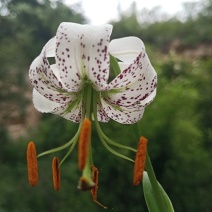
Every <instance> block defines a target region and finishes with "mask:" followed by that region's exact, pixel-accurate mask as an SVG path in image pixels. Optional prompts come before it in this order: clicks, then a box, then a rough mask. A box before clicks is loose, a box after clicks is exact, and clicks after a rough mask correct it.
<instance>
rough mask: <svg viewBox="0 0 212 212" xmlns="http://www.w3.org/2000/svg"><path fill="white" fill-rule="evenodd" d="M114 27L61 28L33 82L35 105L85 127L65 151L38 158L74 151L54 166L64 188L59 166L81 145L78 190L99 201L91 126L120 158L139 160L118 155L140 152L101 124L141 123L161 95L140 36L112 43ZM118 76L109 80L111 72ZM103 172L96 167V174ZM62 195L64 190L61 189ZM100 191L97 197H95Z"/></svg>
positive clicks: (65, 25) (56, 181)
mask: <svg viewBox="0 0 212 212" xmlns="http://www.w3.org/2000/svg"><path fill="white" fill-rule="evenodd" d="M111 32H112V26H111V25H109V24H105V25H101V26H91V25H80V24H75V23H66V22H64V23H61V24H60V26H59V27H58V30H57V33H56V36H55V37H53V38H52V39H50V40H49V41H48V42H47V44H46V45H45V46H44V47H43V49H42V51H41V53H40V55H39V56H38V57H37V58H36V59H35V60H34V61H33V62H32V64H31V66H30V71H29V78H30V81H31V83H32V85H33V86H34V89H33V103H34V106H35V108H36V109H37V110H38V111H40V112H42V113H53V114H57V115H60V116H62V117H63V118H65V119H67V120H70V121H72V122H76V123H80V125H79V129H78V131H77V132H76V135H75V136H74V137H73V138H72V139H71V140H70V141H69V142H67V143H65V144H64V145H63V146H61V147H57V148H54V149H51V150H48V151H46V152H43V153H41V154H39V155H38V157H40V156H43V155H46V154H50V153H54V152H56V151H60V150H63V149H65V148H68V147H69V150H68V151H67V153H66V154H65V156H64V157H63V158H62V160H61V161H60V163H59V160H58V159H56V160H53V161H56V162H55V163H53V179H54V186H55V184H57V185H59V180H60V177H59V173H60V172H59V167H60V165H61V164H62V163H63V162H64V161H65V159H66V158H67V157H68V156H69V154H70V153H71V152H72V150H73V149H74V147H75V145H76V143H77V142H78V140H79V142H78V143H79V148H78V149H79V157H78V160H79V161H78V162H79V163H78V164H79V169H80V170H81V171H82V177H81V178H80V180H79V184H78V188H79V189H81V190H91V189H94V190H93V192H92V193H93V194H94V196H93V199H94V201H95V202H98V201H97V193H96V192H97V187H98V185H96V183H97V181H98V180H96V178H95V180H92V175H94V173H93V169H92V167H94V165H93V160H92V153H91V152H92V151H91V149H92V143H91V127H92V126H91V123H92V121H94V124H95V125H96V130H97V133H98V135H99V138H100V140H101V142H102V144H103V145H104V146H105V147H106V148H107V149H108V150H109V151H110V152H111V153H112V154H114V155H116V156H119V157H121V158H124V159H126V160H129V161H131V162H133V163H134V160H132V159H131V158H128V157H127V156H125V155H122V154H121V153H119V152H117V151H115V150H113V149H112V148H111V145H112V146H116V147H119V148H124V149H127V150H129V151H134V152H136V151H137V150H135V149H134V148H131V147H128V146H125V145H123V144H119V143H116V142H114V141H113V140H111V139H110V138H108V137H107V136H106V135H105V134H104V133H103V131H102V129H101V126H100V124H99V122H108V121H109V120H110V119H113V120H115V121H117V122H119V123H122V124H133V123H136V122H138V121H139V120H140V119H141V118H142V116H143V113H144V109H145V107H146V106H147V105H148V104H150V103H151V102H152V101H153V100H154V98H155V96H156V87H157V74H156V72H155V70H154V68H153V67H152V65H151V63H150V60H149V58H148V56H147V53H146V51H145V47H144V44H143V42H142V41H141V40H140V39H139V38H137V37H125V38H120V39H115V40H112V41H111V42H110V35H111ZM111 69H112V70H113V71H114V72H115V75H116V77H115V78H114V79H112V80H111V79H109V76H110V73H109V72H110V70H111ZM97 172H98V170H97V168H96V167H95V173H97ZM56 188H57V189H56V190H59V186H56ZM94 191H95V192H94Z"/></svg>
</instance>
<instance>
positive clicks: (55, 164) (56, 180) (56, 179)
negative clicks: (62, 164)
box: [52, 157, 60, 191]
mask: <svg viewBox="0 0 212 212" xmlns="http://www.w3.org/2000/svg"><path fill="white" fill-rule="evenodd" d="M52 179H53V185H54V189H55V190H56V191H58V190H60V168H59V160H58V158H57V157H54V158H53V160H52Z"/></svg>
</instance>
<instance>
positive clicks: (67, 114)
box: [33, 88, 82, 123]
mask: <svg viewBox="0 0 212 212" xmlns="http://www.w3.org/2000/svg"><path fill="white" fill-rule="evenodd" d="M33 103H34V106H35V108H36V109H37V110H38V111H40V112H42V113H53V114H57V115H60V116H62V117H63V118H65V119H68V120H71V121H73V122H77V123H78V122H80V120H81V118H82V99H81V98H79V99H78V100H77V101H73V102H71V103H70V102H66V103H57V102H54V101H51V100H49V99H47V98H46V97H44V96H43V95H41V94H40V93H39V92H38V91H37V90H36V89H35V88H34V89H33Z"/></svg>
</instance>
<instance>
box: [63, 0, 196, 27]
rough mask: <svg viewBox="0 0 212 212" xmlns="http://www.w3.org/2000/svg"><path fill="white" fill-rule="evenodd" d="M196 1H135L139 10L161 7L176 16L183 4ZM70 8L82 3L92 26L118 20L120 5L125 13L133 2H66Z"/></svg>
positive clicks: (107, 0) (128, 0)
mask: <svg viewBox="0 0 212 212" xmlns="http://www.w3.org/2000/svg"><path fill="white" fill-rule="evenodd" d="M193 1H195V0H135V2H136V4H137V7H138V9H139V10H140V9H143V8H146V9H149V10H151V9H152V8H154V7H156V6H161V10H162V11H164V12H165V13H167V14H170V15H174V14H176V13H177V12H179V11H181V10H182V3H184V2H193ZM64 2H65V3H66V4H67V5H68V6H72V5H73V4H76V3H77V2H81V4H82V9H83V11H84V12H85V16H86V17H87V18H88V20H90V23H91V24H94V25H99V24H105V23H108V22H109V21H110V20H114V19H117V18H118V12H117V11H118V10H117V8H118V5H120V9H121V11H125V10H127V9H128V8H129V6H130V5H131V4H132V2H133V0H64Z"/></svg>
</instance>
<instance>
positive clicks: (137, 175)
mask: <svg viewBox="0 0 212 212" xmlns="http://www.w3.org/2000/svg"><path fill="white" fill-rule="evenodd" d="M147 141H148V140H147V139H146V138H144V137H143V136H141V137H140V140H139V143H138V148H137V152H136V156H135V164H134V179H133V182H134V185H136V186H137V185H139V184H140V182H141V181H142V179H143V172H144V168H145V163H146V153H147Z"/></svg>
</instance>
